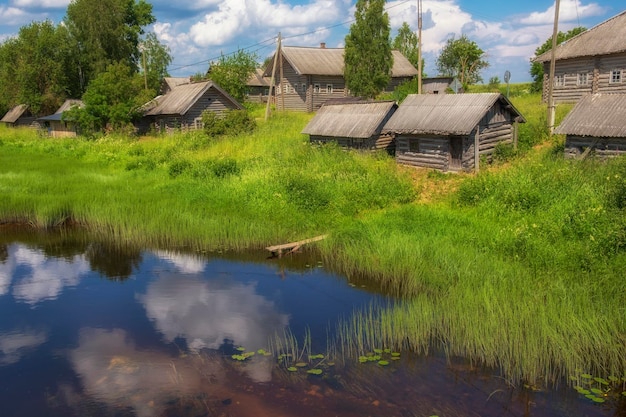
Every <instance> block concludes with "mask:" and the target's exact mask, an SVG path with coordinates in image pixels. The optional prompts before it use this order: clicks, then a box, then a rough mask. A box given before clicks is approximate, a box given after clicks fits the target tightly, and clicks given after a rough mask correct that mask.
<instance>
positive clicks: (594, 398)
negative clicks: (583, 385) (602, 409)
mask: <svg viewBox="0 0 626 417" xmlns="http://www.w3.org/2000/svg"><path fill="white" fill-rule="evenodd" d="M591 401H593V402H594V403H603V402H604V398H600V397H593V398H592V399H591Z"/></svg>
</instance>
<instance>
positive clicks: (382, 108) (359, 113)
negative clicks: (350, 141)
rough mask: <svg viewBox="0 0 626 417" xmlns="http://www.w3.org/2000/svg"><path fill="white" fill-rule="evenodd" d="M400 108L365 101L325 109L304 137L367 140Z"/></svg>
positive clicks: (324, 107) (310, 125)
mask: <svg viewBox="0 0 626 417" xmlns="http://www.w3.org/2000/svg"><path fill="white" fill-rule="evenodd" d="M397 107H398V105H397V104H396V103H395V102H394V101H361V102H351V103H347V104H332V105H328V104H325V105H323V106H322V107H321V108H320V109H319V110H318V111H317V113H316V114H315V117H313V119H311V121H310V122H309V123H308V124H307V125H306V127H305V128H304V130H302V133H304V134H307V135H315V136H329V137H341V138H359V139H367V138H370V137H372V136H374V135H376V134H379V133H380V131H381V130H382V125H383V123H384V121H385V120H386V119H387V118H389V116H390V114H392V113H393V112H394V111H395V110H396V109H397Z"/></svg>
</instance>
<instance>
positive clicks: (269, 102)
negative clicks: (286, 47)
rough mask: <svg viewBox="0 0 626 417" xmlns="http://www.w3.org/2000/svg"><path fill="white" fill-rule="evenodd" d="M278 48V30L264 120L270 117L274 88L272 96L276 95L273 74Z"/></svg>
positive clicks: (279, 39) (279, 41)
mask: <svg viewBox="0 0 626 417" xmlns="http://www.w3.org/2000/svg"><path fill="white" fill-rule="evenodd" d="M280 49H281V37H280V32H278V46H277V47H276V52H275V53H274V64H273V65H272V78H271V79H270V94H269V97H268V98H267V107H265V121H267V119H268V118H269V117H270V107H271V105H272V90H274V96H276V89H275V83H276V81H275V79H274V76H275V75H276V63H277V62H278V55H279V54H280ZM281 61H282V57H281Z"/></svg>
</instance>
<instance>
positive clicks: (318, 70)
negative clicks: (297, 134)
mask: <svg viewBox="0 0 626 417" xmlns="http://www.w3.org/2000/svg"><path fill="white" fill-rule="evenodd" d="M281 52H282V55H283V57H284V58H285V60H287V62H289V64H290V65H291V66H292V67H293V69H294V70H295V71H296V73H297V74H298V75H328V76H336V75H340V76H343V53H344V49H343V48H311V47H302V46H283V47H282V49H281ZM392 54H393V67H392V69H391V76H392V77H414V76H416V75H417V69H415V67H414V66H413V65H412V64H411V63H410V62H409V60H408V59H406V57H405V56H404V55H402V53H401V52H400V51H392ZM272 62H273V61H272ZM271 75H272V65H268V67H267V69H266V70H265V73H264V76H266V77H267V76H271Z"/></svg>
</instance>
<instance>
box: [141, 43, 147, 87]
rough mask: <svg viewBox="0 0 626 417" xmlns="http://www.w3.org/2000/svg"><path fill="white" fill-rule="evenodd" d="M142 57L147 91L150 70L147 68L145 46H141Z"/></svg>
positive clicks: (144, 82)
mask: <svg viewBox="0 0 626 417" xmlns="http://www.w3.org/2000/svg"><path fill="white" fill-rule="evenodd" d="M141 59H142V61H143V84H144V87H145V88H146V91H147V90H148V71H147V68H146V48H144V47H143V46H142V47H141Z"/></svg>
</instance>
